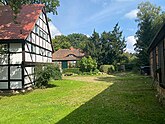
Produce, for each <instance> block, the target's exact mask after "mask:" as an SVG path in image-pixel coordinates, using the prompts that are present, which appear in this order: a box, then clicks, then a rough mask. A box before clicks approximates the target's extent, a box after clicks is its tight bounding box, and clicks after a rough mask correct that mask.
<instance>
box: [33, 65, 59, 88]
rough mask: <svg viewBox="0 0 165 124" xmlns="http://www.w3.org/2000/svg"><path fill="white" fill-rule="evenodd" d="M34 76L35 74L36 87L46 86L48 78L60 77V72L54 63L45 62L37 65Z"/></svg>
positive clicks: (57, 78) (56, 78)
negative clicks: (45, 63)
mask: <svg viewBox="0 0 165 124" xmlns="http://www.w3.org/2000/svg"><path fill="white" fill-rule="evenodd" d="M35 76H36V83H35V85H36V87H38V88H39V87H42V86H45V87H46V86H48V82H49V80H50V79H51V78H52V79H55V80H59V79H62V74H61V72H60V69H59V67H58V66H57V65H55V64H47V65H37V66H36V68H35Z"/></svg>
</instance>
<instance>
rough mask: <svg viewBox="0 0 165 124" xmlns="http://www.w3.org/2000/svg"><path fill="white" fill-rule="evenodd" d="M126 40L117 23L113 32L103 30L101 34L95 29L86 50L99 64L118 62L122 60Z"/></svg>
mask: <svg viewBox="0 0 165 124" xmlns="http://www.w3.org/2000/svg"><path fill="white" fill-rule="evenodd" d="M125 47H126V41H125V38H124V37H123V36H122V31H120V26H119V24H118V23H117V24H116V25H115V27H114V29H113V31H111V32H105V31H104V32H103V33H102V34H101V36H100V35H99V34H98V33H97V32H96V31H95V30H94V31H93V34H92V36H91V37H90V38H89V41H88V42H87V44H86V47H85V49H84V51H85V52H86V53H87V55H88V56H91V57H92V58H94V59H95V60H96V61H97V63H98V65H99V66H100V65H103V64H117V63H120V62H121V60H122V54H123V52H124V51H125Z"/></svg>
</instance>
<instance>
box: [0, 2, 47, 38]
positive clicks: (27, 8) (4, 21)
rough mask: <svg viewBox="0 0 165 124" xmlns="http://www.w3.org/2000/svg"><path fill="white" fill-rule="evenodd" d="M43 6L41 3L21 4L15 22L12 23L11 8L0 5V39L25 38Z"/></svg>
mask: <svg viewBox="0 0 165 124" xmlns="http://www.w3.org/2000/svg"><path fill="white" fill-rule="evenodd" d="M43 7H44V5H43V4H30V5H23V6H22V9H21V10H20V13H19V14H18V15H17V19H16V22H17V23H14V20H13V12H12V10H11V8H10V7H9V6H0V40H2V39H26V38H27V37H28V35H29V34H30V32H31V31H32V30H33V28H34V26H35V23H36V21H37V20H38V18H39V15H40V13H41V12H42V10H43Z"/></svg>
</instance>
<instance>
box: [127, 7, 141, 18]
mask: <svg viewBox="0 0 165 124" xmlns="http://www.w3.org/2000/svg"><path fill="white" fill-rule="evenodd" d="M137 13H138V10H137V9H134V10H131V11H130V12H128V13H126V14H125V17H126V18H128V19H135V18H136V17H137Z"/></svg>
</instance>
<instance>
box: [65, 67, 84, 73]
mask: <svg viewBox="0 0 165 124" xmlns="http://www.w3.org/2000/svg"><path fill="white" fill-rule="evenodd" d="M66 73H72V74H80V73H81V72H80V69H79V68H65V69H63V74H66Z"/></svg>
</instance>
